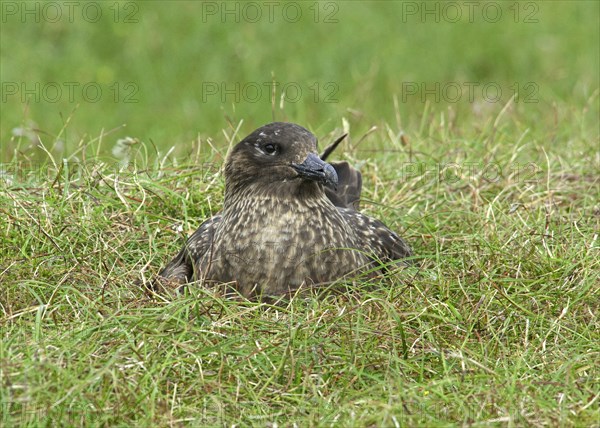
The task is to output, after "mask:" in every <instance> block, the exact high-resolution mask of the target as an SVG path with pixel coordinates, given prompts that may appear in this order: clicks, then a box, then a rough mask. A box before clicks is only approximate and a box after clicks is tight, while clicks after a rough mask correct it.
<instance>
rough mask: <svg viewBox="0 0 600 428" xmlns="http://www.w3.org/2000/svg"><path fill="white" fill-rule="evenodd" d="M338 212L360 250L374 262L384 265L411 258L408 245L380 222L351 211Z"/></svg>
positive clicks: (344, 209) (340, 209)
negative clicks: (354, 237) (351, 232)
mask: <svg viewBox="0 0 600 428" xmlns="http://www.w3.org/2000/svg"><path fill="white" fill-rule="evenodd" d="M338 210H339V211H340V213H341V214H342V215H343V216H344V218H345V219H346V221H347V222H348V224H349V225H350V226H351V227H352V229H353V231H354V234H355V236H356V238H357V243H358V245H360V247H361V248H360V249H362V250H363V251H365V253H366V255H368V256H369V257H370V258H371V259H373V260H374V261H381V262H384V263H385V262H391V261H394V260H400V259H405V258H407V257H410V256H412V251H411V249H410V247H409V246H408V244H407V243H406V242H404V240H403V239H402V238H400V236H398V234H397V233H395V232H393V231H391V230H390V229H388V227H387V226H386V225H385V224H383V223H382V222H381V221H379V220H377V219H374V218H371V217H369V216H366V215H364V214H362V213H360V212H358V211H355V210H352V209H347V208H338ZM406 262H409V263H410V261H405V262H404V263H406Z"/></svg>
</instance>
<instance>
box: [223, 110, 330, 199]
mask: <svg viewBox="0 0 600 428" xmlns="http://www.w3.org/2000/svg"><path fill="white" fill-rule="evenodd" d="M316 149H317V138H316V137H315V136H314V135H313V134H311V133H310V132H309V131H308V130H306V129H304V128H303V127H301V126H299V125H296V124H293V123H285V122H274V123H270V124H268V125H265V126H263V127H261V128H258V129H257V130H256V131H254V132H252V133H251V134H250V135H248V136H247V137H246V138H244V139H243V140H242V141H241V142H239V143H238V144H237V145H236V146H235V147H234V148H233V150H232V151H231V153H230V155H229V158H228V159H227V161H226V163H225V184H226V189H227V190H226V192H230V191H233V190H234V189H238V188H244V187H247V186H254V187H257V188H260V189H262V190H268V189H280V188H281V187H287V188H290V189H292V188H294V189H299V188H303V189H304V190H310V189H313V190H315V191H317V192H318V191H322V186H321V185H323V184H324V185H329V186H333V187H335V186H336V185H337V181H338V176H337V173H336V171H335V169H334V168H333V166H331V165H330V164H328V163H327V162H325V161H323V160H321V158H320V157H319V155H318V154H317V152H316Z"/></svg>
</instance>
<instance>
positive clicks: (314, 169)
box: [292, 153, 338, 188]
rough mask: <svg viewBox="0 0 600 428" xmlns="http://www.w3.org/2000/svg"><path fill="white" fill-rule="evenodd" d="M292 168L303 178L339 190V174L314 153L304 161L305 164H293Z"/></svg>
mask: <svg viewBox="0 0 600 428" xmlns="http://www.w3.org/2000/svg"><path fill="white" fill-rule="evenodd" d="M292 168H294V169H295V170H296V172H297V173H298V175H299V176H300V177H302V178H306V179H308V180H313V181H317V182H320V183H324V184H325V185H330V186H333V187H334V188H337V184H338V175H337V172H335V169H334V168H333V167H332V166H331V165H329V164H328V163H327V162H325V161H323V160H321V158H319V156H317V155H316V154H314V153H309V154H308V156H307V157H306V159H304V162H302V163H300V164H298V163H292Z"/></svg>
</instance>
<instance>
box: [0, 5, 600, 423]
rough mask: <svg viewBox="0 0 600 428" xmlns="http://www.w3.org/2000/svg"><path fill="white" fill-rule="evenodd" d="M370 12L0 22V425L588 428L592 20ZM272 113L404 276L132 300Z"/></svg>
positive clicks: (35, 16) (542, 13)
mask: <svg viewBox="0 0 600 428" xmlns="http://www.w3.org/2000/svg"><path fill="white" fill-rule="evenodd" d="M371 3H375V2H340V3H335V2H321V3H313V2H290V3H289V4H291V6H286V7H285V8H284V4H283V3H281V4H279V3H277V4H275V3H272V7H273V10H272V15H269V13H270V12H269V9H268V8H269V6H268V4H265V3H252V5H258V6H245V5H246V3H237V2H230V3H228V4H227V5H225V3H222V2H204V3H194V2H177V3H169V2H139V3H137V2H120V3H112V2H111V3H110V4H109V3H92V6H91V7H84V4H83V3H81V4H80V3H78V2H75V3H71V6H68V2H67V4H65V3H60V2H51V4H52V5H58V6H44V4H45V3H41V2H30V3H29V6H27V7H29V9H25V7H26V6H24V5H25V4H24V3H19V2H3V3H1V4H0V6H1V7H2V24H1V27H0V31H1V38H0V43H1V45H0V51H1V55H2V61H1V62H0V67H1V68H0V71H1V76H0V77H1V81H2V103H1V107H2V116H1V122H0V142H1V147H0V311H1V312H0V329H1V336H0V337H1V342H0V377H1V382H0V426H6V427H9V426H27V425H29V426H46V425H47V426H150V425H152V426H188V425H189V426H234V425H235V426H268V427H275V426H298V427H303V426H357V427H359V426H386V427H387V426H449V425H463V426H489V425H491V426H577V427H579V426H582V427H583V426H585V427H587V426H596V427H598V426H600V369H599V368H598V361H599V360H600V345H599V343H600V334H599V327H600V320H599V319H598V313H599V306H600V304H599V302H600V286H599V285H600V255H599V242H598V233H599V230H600V227H599V226H600V202H599V201H600V183H599V180H600V174H599V173H598V171H600V150H599V144H600V135H599V134H600V132H599V116H600V106H599V104H600V101H599V90H600V89H599V88H600V83H599V78H598V76H599V75H600V66H599V52H600V49H599V47H600V46H599V44H600V29H599V24H598V15H599V13H600V6H599V4H598V3H597V2H584V1H580V2H552V3H551V4H549V3H538V2H520V3H515V2H490V1H488V2H481V3H479V2H475V3H469V4H471V7H472V8H473V9H472V10H471V12H472V13H471V12H470V10H469V6H468V4H464V3H455V2H451V3H434V2H428V3H427V4H425V3H424V2H377V7H373V4H371ZM173 4H175V5H176V6H173ZM446 4H450V6H447V5H446ZM436 5H437V6H436ZM456 5H458V6H456ZM36 7H37V11H36ZM57 7H58V9H56V8H57ZM69 7H72V10H71V12H72V15H73V16H72V18H73V19H70V16H69V13H71V12H69V11H70V9H69ZM94 7H96V8H97V9H94ZM252 7H254V8H255V9H251V8H252ZM257 7H258V9H256V8H257ZM427 7H428V8H429V9H426V8H427ZM52 8H54V9H52ZM227 8H229V9H227ZM236 8H237V9H236ZM436 8H437V9H436ZM457 8H458V9H457ZM27 10H28V11H29V12H28V13H24V11H27ZM98 10H99V11H100V12H101V13H100V15H98V13H97V12H98ZM236 10H237V12H236ZM436 10H437V12H436ZM57 11H59V12H61V15H60V17H58V18H57V15H56V12H57ZM257 11H258V13H259V14H260V15H257ZM298 11H300V13H301V16H299V15H298V13H297V12H298ZM428 11H429V12H428ZM457 12H460V13H461V16H460V18H459V19H456V16H457V15H456V14H457ZM470 15H472V16H470ZM38 21H39V22H38ZM92 21H93V22H92ZM84 87H85V90H84V89H83V88H84ZM70 88H72V90H73V92H72V93H69V91H70ZM257 88H260V89H261V90H260V91H258V90H257ZM273 88H274V89H273ZM284 88H285V89H284ZM98 89H100V93H101V96H99V97H98V96H96V95H97V92H96V95H94V94H95V93H94V92H93V91H95V90H96V91H97V90H98ZM294 90H295V91H296V93H294V92H293V91H294ZM53 91H54V92H53ZM88 91H89V92H88ZM252 91H254V92H252ZM272 119H277V120H289V121H293V122H297V123H299V124H302V125H304V126H306V127H308V128H310V129H311V130H312V131H313V132H314V133H315V134H316V135H317V136H318V137H319V138H320V140H321V142H322V143H326V142H329V141H331V140H332V139H333V138H335V137H337V136H338V135H339V134H340V133H342V132H344V131H345V132H348V133H349V137H348V141H347V142H345V143H344V144H343V146H342V147H341V148H340V149H339V151H338V153H337V158H341V159H346V160H348V161H350V162H351V163H352V164H354V165H355V166H357V167H359V168H360V169H361V171H362V173H363V180H364V189H363V202H362V206H363V207H364V208H363V210H364V211H365V212H366V213H368V214H370V215H373V216H376V217H378V218H380V219H382V220H383V221H384V222H385V223H386V224H387V225H389V226H390V227H391V228H393V229H394V230H396V231H398V232H399V233H400V234H401V235H402V236H403V237H404V238H405V239H406V240H407V241H408V242H409V243H410V244H411V245H412V246H413V248H414V251H415V254H416V255H417V256H418V260H417V263H416V266H415V267H411V268H409V269H404V270H399V271H395V272H391V273H390V274H389V275H388V276H387V277H385V278H378V279H377V280H370V281H363V282H360V283H356V284H347V287H343V286H342V287H338V286H336V287H335V288H334V289H331V290H323V292H319V293H307V294H303V295H298V296H296V297H295V298H293V299H292V300H291V301H289V302H285V303H282V304H280V305H267V304H261V303H256V302H241V301H230V300H225V299H223V298H221V297H220V296H219V295H218V294H217V293H215V292H214V291H212V290H209V289H205V288H203V287H201V286H198V287H191V288H190V289H189V290H188V291H187V292H186V294H185V295H182V296H179V297H171V296H163V295H152V294H150V293H148V292H145V291H144V290H143V289H141V288H140V287H139V286H137V285H135V284H136V282H137V281H138V280H140V279H147V278H150V277H152V275H154V274H156V272H157V271H158V270H159V269H160V267H161V266H162V265H164V263H166V262H167V261H168V260H169V258H170V257H172V256H173V255H174V254H175V253H176V252H177V251H178V250H179V249H180V247H181V245H182V243H183V242H184V240H185V238H186V236H188V235H189V234H190V233H191V232H192V231H194V230H195V229H196V228H197V227H198V226H199V225H200V223H201V222H202V221H203V220H205V219H206V218H208V217H209V216H210V215H212V214H214V213H216V212H217V211H219V209H220V208H221V204H222V197H223V184H224V183H223V177H222V174H221V172H220V168H221V166H222V163H223V160H224V158H225V155H226V153H227V150H228V148H229V147H230V146H231V145H232V144H235V143H236V142H237V141H239V140H240V139H241V138H242V137H244V136H245V135H246V134H247V133H249V132H250V131H252V130H253V129H254V128H255V127H257V126H260V125H262V124H264V123H266V122H269V121H271V120H272ZM123 124H126V127H123V126H122V125H123ZM127 137H130V139H127ZM342 285H343V284H342Z"/></svg>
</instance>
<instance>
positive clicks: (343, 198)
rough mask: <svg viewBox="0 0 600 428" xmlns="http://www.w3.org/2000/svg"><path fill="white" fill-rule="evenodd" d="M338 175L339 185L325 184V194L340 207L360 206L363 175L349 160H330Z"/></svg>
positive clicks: (356, 208) (352, 207)
mask: <svg viewBox="0 0 600 428" xmlns="http://www.w3.org/2000/svg"><path fill="white" fill-rule="evenodd" d="M330 164H331V166H333V168H334V169H335V172H337V175H338V185H337V187H333V186H332V185H329V184H328V185H326V186H325V194H326V195H327V197H328V198H329V200H330V201H331V202H333V205H335V206H336V207H340V208H351V209H354V210H358V209H359V208H360V192H361V190H362V175H361V174H360V172H359V171H358V170H357V169H356V168H354V167H352V166H350V164H349V163H348V162H330Z"/></svg>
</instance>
